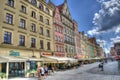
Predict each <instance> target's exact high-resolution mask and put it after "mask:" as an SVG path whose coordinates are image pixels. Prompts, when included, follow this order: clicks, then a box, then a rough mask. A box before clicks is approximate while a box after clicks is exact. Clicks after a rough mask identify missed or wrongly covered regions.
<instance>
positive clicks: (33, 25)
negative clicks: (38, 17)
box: [31, 23, 36, 32]
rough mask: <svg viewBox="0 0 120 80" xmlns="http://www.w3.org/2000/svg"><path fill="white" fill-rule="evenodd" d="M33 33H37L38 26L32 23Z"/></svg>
mask: <svg viewBox="0 0 120 80" xmlns="http://www.w3.org/2000/svg"><path fill="white" fill-rule="evenodd" d="M31 31H32V32H36V25H35V24H33V23H32V25H31Z"/></svg>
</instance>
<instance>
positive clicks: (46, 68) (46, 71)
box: [44, 64, 48, 78]
mask: <svg viewBox="0 0 120 80" xmlns="http://www.w3.org/2000/svg"><path fill="white" fill-rule="evenodd" d="M44 70H45V78H47V76H48V67H47V65H46V64H45V65H44Z"/></svg>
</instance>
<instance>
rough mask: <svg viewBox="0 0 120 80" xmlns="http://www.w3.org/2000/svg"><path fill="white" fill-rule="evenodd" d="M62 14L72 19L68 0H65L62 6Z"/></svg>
mask: <svg viewBox="0 0 120 80" xmlns="http://www.w3.org/2000/svg"><path fill="white" fill-rule="evenodd" d="M62 14H63V15H64V16H66V17H67V18H69V19H71V15H70V12H69V9H68V6H67V3H66V2H64V5H63V7H62Z"/></svg>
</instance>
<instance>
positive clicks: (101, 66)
mask: <svg viewBox="0 0 120 80" xmlns="http://www.w3.org/2000/svg"><path fill="white" fill-rule="evenodd" d="M98 67H99V68H100V69H101V71H104V69H103V62H101V63H100V64H99V66H98Z"/></svg>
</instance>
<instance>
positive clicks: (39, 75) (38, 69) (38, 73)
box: [37, 66, 41, 79]
mask: <svg viewBox="0 0 120 80" xmlns="http://www.w3.org/2000/svg"><path fill="white" fill-rule="evenodd" d="M37 75H38V78H39V79H41V74H40V66H39V67H38V68H37Z"/></svg>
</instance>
